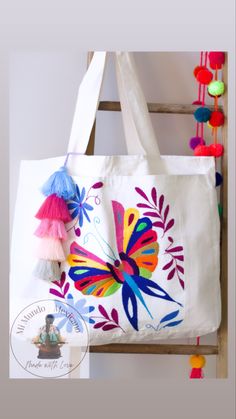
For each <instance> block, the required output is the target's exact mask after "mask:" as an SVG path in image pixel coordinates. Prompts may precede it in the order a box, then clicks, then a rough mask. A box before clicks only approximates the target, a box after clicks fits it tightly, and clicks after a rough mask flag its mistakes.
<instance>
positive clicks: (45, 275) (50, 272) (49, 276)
mask: <svg viewBox="0 0 236 419" xmlns="http://www.w3.org/2000/svg"><path fill="white" fill-rule="evenodd" d="M33 273H34V275H35V276H36V278H40V279H44V280H45V281H51V282H52V281H59V280H60V277H61V270H60V267H59V264H58V262H56V261H53V260H45V259H39V261H38V263H37V265H36V267H35V269H34V272H33Z"/></svg>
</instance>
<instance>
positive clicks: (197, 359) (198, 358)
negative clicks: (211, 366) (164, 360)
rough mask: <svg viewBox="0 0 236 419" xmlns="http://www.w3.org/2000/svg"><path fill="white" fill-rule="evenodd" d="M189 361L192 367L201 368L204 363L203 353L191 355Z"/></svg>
mask: <svg viewBox="0 0 236 419" xmlns="http://www.w3.org/2000/svg"><path fill="white" fill-rule="evenodd" d="M189 362H190V365H191V367H192V368H203V367H204V365H205V363H206V359H205V357H204V356H203V355H192V356H191V357H190V360H189Z"/></svg>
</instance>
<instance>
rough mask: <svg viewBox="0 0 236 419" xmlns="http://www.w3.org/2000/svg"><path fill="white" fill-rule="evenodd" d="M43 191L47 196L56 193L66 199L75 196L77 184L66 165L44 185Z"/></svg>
mask: <svg viewBox="0 0 236 419" xmlns="http://www.w3.org/2000/svg"><path fill="white" fill-rule="evenodd" d="M42 193H43V194H44V195H45V196H49V195H52V194H56V195H57V196H59V197H60V198H63V199H65V200H68V199H71V198H73V196H74V195H75V184H74V181H73V179H72V177H71V176H69V175H68V172H67V168H66V167H65V166H63V167H61V168H60V169H59V170H58V171H56V172H55V173H53V174H52V175H51V176H50V178H49V179H48V180H47V182H45V184H44V185H43V186H42Z"/></svg>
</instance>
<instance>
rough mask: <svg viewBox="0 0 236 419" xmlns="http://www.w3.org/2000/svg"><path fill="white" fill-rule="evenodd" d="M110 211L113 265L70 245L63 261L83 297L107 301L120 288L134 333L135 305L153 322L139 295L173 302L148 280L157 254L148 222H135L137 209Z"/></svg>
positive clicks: (115, 205) (114, 204)
mask: <svg viewBox="0 0 236 419" xmlns="http://www.w3.org/2000/svg"><path fill="white" fill-rule="evenodd" d="M112 208H113V215H114V221H115V232H116V244H117V250H118V254H119V257H118V258H116V259H115V258H114V262H113V263H110V262H105V261H103V260H102V259H100V258H99V257H97V256H96V255H94V254H93V253H91V252H89V251H88V250H86V249H85V248H83V247H82V246H80V245H79V244H77V243H76V242H73V243H72V244H71V247H70V252H71V254H70V255H69V256H68V258H67V260H68V263H69V265H70V266H71V268H70V270H69V276H70V277H71V278H72V280H73V281H75V288H77V289H78V290H79V291H81V292H82V293H83V294H85V295H93V296H95V297H107V296H109V295H112V294H114V293H115V292H117V291H118V290H119V289H120V288H122V302H123V307H124V311H125V313H126V316H127V318H128V320H129V322H130V323H131V325H132V326H133V328H134V329H135V330H138V301H139V302H140V303H141V304H142V305H143V306H144V307H145V309H146V310H147V312H148V314H149V316H150V317H151V318H153V317H152V314H151V313H150V311H149V309H148V307H147V305H146V302H145V300H144V297H143V293H144V294H147V295H150V296H153V297H157V298H162V299H164V300H168V301H171V302H175V303H177V302H176V301H175V300H173V299H172V298H171V297H170V295H169V294H167V292H166V291H164V289H163V288H161V287H160V286H159V285H158V284H157V283H156V282H154V281H152V280H151V279H150V277H151V276H152V273H153V272H154V270H155V269H156V266H157V264H158V250H159V246H158V243H157V233H156V232H155V231H154V230H153V229H152V222H151V221H150V219H149V218H147V217H142V218H139V217H140V215H139V211H138V210H137V209H134V208H128V209H126V210H125V209H124V207H123V206H122V205H121V204H120V203H119V202H117V201H112ZM137 300H138V301H137ZM177 304H179V305H181V304H180V303H177Z"/></svg>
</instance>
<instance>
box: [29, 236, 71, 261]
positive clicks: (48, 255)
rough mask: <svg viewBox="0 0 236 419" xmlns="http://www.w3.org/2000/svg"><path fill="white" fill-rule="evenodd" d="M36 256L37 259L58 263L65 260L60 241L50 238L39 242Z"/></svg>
mask: <svg viewBox="0 0 236 419" xmlns="http://www.w3.org/2000/svg"><path fill="white" fill-rule="evenodd" d="M36 256H37V258H38V259H44V260H56V261H58V262H63V261H64V260H65V255H64V251H63V247H62V244H61V241H60V240H58V239H53V238H51V237H45V238H43V239H41V240H40V243H39V246H38V249H37V252H36Z"/></svg>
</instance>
